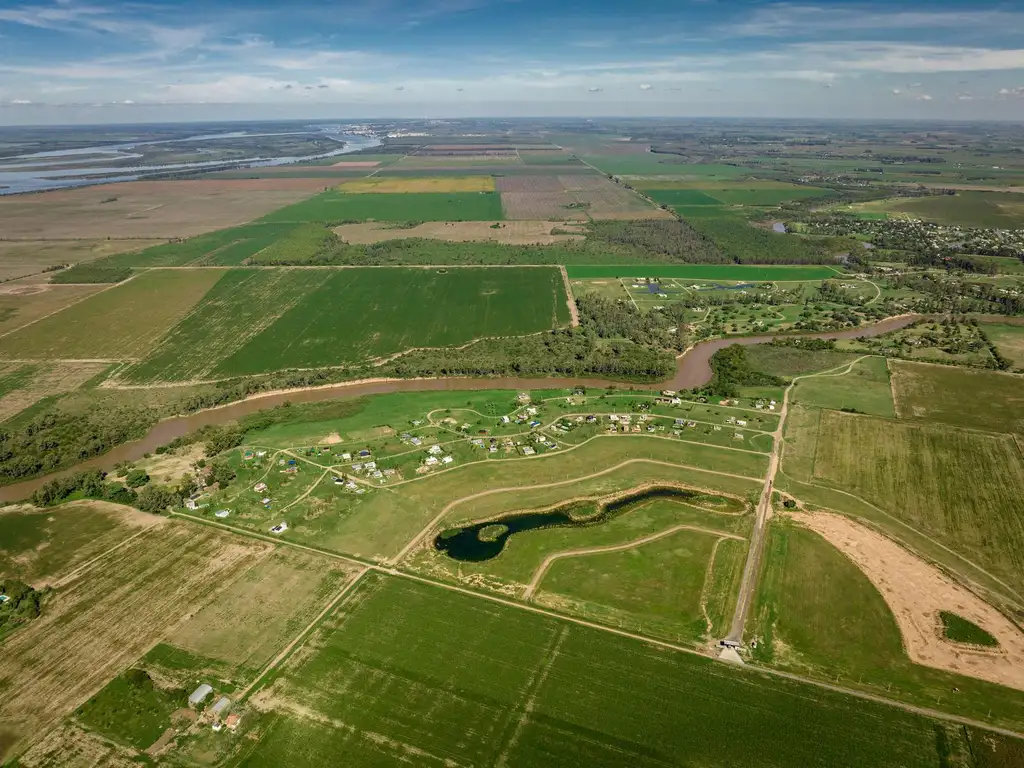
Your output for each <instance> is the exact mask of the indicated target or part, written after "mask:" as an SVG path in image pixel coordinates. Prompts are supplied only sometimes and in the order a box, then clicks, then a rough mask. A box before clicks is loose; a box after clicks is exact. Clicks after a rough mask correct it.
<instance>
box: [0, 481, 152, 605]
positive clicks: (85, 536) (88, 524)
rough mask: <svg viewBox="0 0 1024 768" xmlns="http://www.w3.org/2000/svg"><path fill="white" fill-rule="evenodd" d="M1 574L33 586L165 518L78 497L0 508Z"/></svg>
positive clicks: (53, 577) (75, 566) (93, 556)
mask: <svg viewBox="0 0 1024 768" xmlns="http://www.w3.org/2000/svg"><path fill="white" fill-rule="evenodd" d="M0 521H2V522H0V525H2V526H3V529H4V536H3V543H2V545H0V575H4V576H13V577H14V578H17V579H20V580H21V581H24V582H25V583H26V584H31V585H33V586H34V587H36V588H37V589H38V588H40V587H42V586H45V585H47V584H52V583H54V582H55V581H57V580H59V579H60V578H61V577H63V576H66V575H68V574H69V573H71V572H72V571H74V570H75V569H76V568H78V567H79V566H81V565H84V564H85V563H88V562H89V561H91V560H92V559H93V558H95V557H98V556H99V555H101V554H103V553H104V552H106V551H107V550H108V549H110V548H111V547H114V546H117V545H118V544H120V543H121V542H123V541H125V540H126V539H127V538H128V537H129V536H134V535H135V534H137V533H140V532H141V531H143V530H145V529H147V528H150V527H152V526H155V525H159V524H161V523H162V522H163V521H162V520H161V519H160V518H159V517H154V516H152V515H145V514H143V513H141V512H137V511H136V510H133V509H130V508H128V507H122V506H118V505H114V504H105V503H104V502H101V501H78V502H72V503H70V504H65V505H63V506H61V507H59V508H57V509H48V510H36V509H28V508H26V509H17V508H15V509H9V510H6V511H4V512H0Z"/></svg>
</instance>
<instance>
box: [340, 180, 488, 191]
mask: <svg viewBox="0 0 1024 768" xmlns="http://www.w3.org/2000/svg"><path fill="white" fill-rule="evenodd" d="M338 191H339V192H345V193H347V194H350V195H351V194H355V193H365V192H374V193H381V194H382V193H392V194H396V193H397V194H406V193H413V192H435V193H436V192H493V191H494V179H493V178H491V177H490V176H462V177H459V176H438V177H435V178H432V177H429V176H428V177H423V178H394V177H392V178H387V177H380V176H374V177H373V178H369V179H358V180H356V181H347V182H345V183H344V184H342V185H341V186H339V187H338Z"/></svg>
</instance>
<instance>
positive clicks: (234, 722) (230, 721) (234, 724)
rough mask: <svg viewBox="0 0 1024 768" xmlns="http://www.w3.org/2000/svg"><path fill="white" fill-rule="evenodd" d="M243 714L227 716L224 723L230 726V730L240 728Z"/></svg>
mask: <svg viewBox="0 0 1024 768" xmlns="http://www.w3.org/2000/svg"><path fill="white" fill-rule="evenodd" d="M241 719H242V716H241V715H237V714H230V715H228V716H227V718H225V720H224V725H226V726H227V727H228V730H229V731H233V730H235V729H236V728H238V723H239V721H241Z"/></svg>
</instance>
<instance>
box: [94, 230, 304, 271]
mask: <svg viewBox="0 0 1024 768" xmlns="http://www.w3.org/2000/svg"><path fill="white" fill-rule="evenodd" d="M294 228H295V225H294V224H274V225H267V224H246V225H245V226H241V227H231V228H229V229H221V230H217V231H216V232H209V233H207V234H205V235H198V236H196V237H190V238H189V239H188V240H183V241H181V242H175V243H167V244H166V245H156V246H153V247H152V248H147V249H146V250H144V251H137V252H134V253H121V254H117V255H114V256H107V257H106V258H103V259H100V260H98V261H96V262H94V265H95V266H103V267H111V268H114V267H183V266H186V265H192V266H210V265H215V264H216V265H225V266H232V265H236V264H241V263H242V262H243V261H245V260H246V259H248V258H251V257H253V256H255V255H256V254H257V253H259V252H260V251H261V250H263V249H264V248H266V247H268V246H270V245H272V244H273V243H274V242H276V241H277V240H278V239H280V238H285V237H287V236H288V234H289V233H290V232H291V231H292V230H293V229H294Z"/></svg>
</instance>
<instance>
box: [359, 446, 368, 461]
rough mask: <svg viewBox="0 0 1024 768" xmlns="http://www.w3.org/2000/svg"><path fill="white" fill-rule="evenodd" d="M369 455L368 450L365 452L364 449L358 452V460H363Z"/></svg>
mask: <svg viewBox="0 0 1024 768" xmlns="http://www.w3.org/2000/svg"><path fill="white" fill-rule="evenodd" d="M369 455H370V452H369V451H368V450H366V449H365V448H364V449H363V450H361V451H360V452H359V458H360V459H365V458H367V457H368V456H369Z"/></svg>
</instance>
